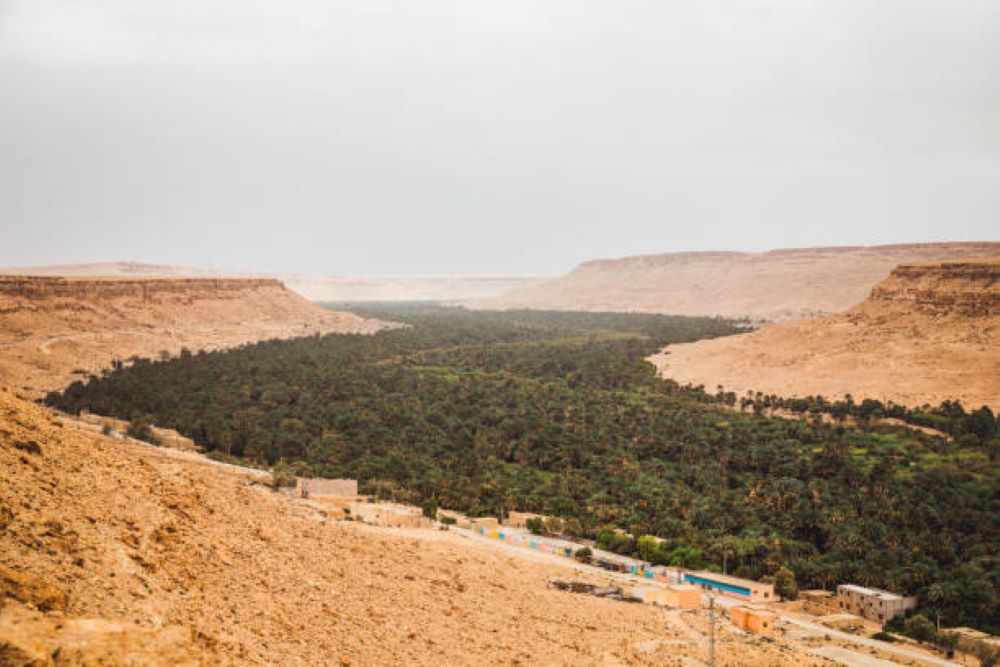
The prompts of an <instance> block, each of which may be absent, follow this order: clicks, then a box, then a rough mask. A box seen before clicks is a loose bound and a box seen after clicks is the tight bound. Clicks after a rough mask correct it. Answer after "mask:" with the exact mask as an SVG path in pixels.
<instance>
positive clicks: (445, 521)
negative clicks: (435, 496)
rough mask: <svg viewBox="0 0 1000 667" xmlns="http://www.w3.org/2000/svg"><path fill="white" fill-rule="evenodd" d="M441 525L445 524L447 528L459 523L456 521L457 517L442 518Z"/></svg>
mask: <svg viewBox="0 0 1000 667" xmlns="http://www.w3.org/2000/svg"><path fill="white" fill-rule="evenodd" d="M441 523H443V524H444V525H446V526H454V525H455V524H456V523H457V522H456V521H455V517H453V516H442V517H441Z"/></svg>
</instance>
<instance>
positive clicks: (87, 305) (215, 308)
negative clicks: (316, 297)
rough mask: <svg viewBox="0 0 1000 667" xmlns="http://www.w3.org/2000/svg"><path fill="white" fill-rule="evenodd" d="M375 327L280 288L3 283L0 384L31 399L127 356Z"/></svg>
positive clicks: (206, 283)
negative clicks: (76, 375) (74, 376)
mask: <svg viewBox="0 0 1000 667" xmlns="http://www.w3.org/2000/svg"><path fill="white" fill-rule="evenodd" d="M382 326H384V325H383V324H382V323H379V322H374V321H371V320H365V319H363V318H360V317H358V316H356V315H352V314H349V313H339V312H333V311H329V310H325V309H323V308H320V307H318V306H316V305H314V304H312V303H310V302H308V301H306V300H305V299H303V298H302V297H301V296H299V295H297V294H295V293H294V292H292V291H290V290H288V289H286V288H285V286H284V285H283V284H282V283H280V282H279V281H277V280H267V279H219V278H183V279H182V278H161V279H150V278H61V277H37V276H33V277H28V276H0V383H2V384H6V385H14V386H18V387H20V388H22V389H24V390H27V391H30V392H32V393H33V394H36V395H37V394H38V393H41V392H44V391H45V390H49V389H54V388H58V387H62V386H65V385H66V384H67V383H68V382H70V381H71V380H72V377H73V374H74V371H76V372H93V371H97V370H98V369H100V368H104V367H107V366H108V365H110V364H111V362H112V361H113V360H115V359H127V358H129V357H131V356H133V355H138V356H155V355H158V354H160V353H161V351H166V352H168V353H171V354H176V353H178V352H179V351H180V350H181V349H182V348H184V347H187V348H189V349H191V350H199V349H215V348H220V347H227V346H232V345H239V344H243V343H247V342H252V341H257V340H262V339H267V338H288V337H294V336H304V335H312V334H317V333H332V332H344V333H346V332H359V333H364V332H372V331H376V330H378V329H379V328H381V327H382Z"/></svg>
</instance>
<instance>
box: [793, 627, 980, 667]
mask: <svg viewBox="0 0 1000 667" xmlns="http://www.w3.org/2000/svg"><path fill="white" fill-rule="evenodd" d="M781 620H782V621H784V622H785V623H790V624H791V625H797V626H799V627H801V628H805V629H807V630H812V631H814V632H818V633H820V634H824V635H830V636H831V637H833V638H835V639H840V640H843V641H846V642H852V643H854V644H857V645H859V646H866V647H868V648H874V649H878V650H880V651H887V652H890V653H895V654H896V655H899V656H903V657H905V658H910V659H912V660H919V661H921V662H922V663H924V664H927V665H934V666H935V667H961V665H959V664H958V663H957V662H952V661H951V660H945V659H943V658H936V657H934V656H932V655H930V654H928V653H921V652H920V651H914V650H911V649H908V648H905V647H903V646H897V645H895V644H890V643H888V642H880V641H878V640H877V639H868V638H867V637H859V636H858V635H852V634H850V633H848V632H841V631H840V630H833V629H831V628H828V627H826V626H825V625H820V624H819V623H810V622H809V621H803V620H801V619H798V618H792V617H791V616H782V617H781Z"/></svg>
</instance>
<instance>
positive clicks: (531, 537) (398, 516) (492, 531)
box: [289, 478, 974, 635]
mask: <svg viewBox="0 0 1000 667" xmlns="http://www.w3.org/2000/svg"><path fill="white" fill-rule="evenodd" d="M289 492H290V495H293V496H294V497H297V498H305V499H309V500H310V501H312V502H316V503H319V504H320V505H322V506H323V507H324V508H325V509H328V510H335V511H340V512H341V514H342V516H344V517H350V518H354V519H357V520H361V521H364V522H366V523H371V524H375V525H381V526H389V527H398V528H431V527H432V526H433V522H432V521H431V520H430V519H428V518H427V517H425V516H423V514H422V512H421V511H420V509H418V508H416V507H412V506H409V505H399V504H395V503H372V502H368V501H367V499H365V498H364V497H361V496H359V495H358V483H357V480H350V479H303V478H300V479H298V480H296V485H295V488H294V490H289ZM439 518H444V519H446V520H447V521H448V522H449V523H454V524H455V525H457V527H459V528H464V529H468V530H470V531H472V532H473V533H475V534H478V535H481V536H483V537H488V538H492V539H496V540H502V541H504V542H507V543H509V544H512V545H517V546H521V547H525V548H528V549H536V550H538V551H541V552H545V553H551V554H554V555H558V556H564V557H568V558H572V557H575V556H576V555H577V552H578V551H579V549H580V548H581V547H583V546H587V547H588V548H590V553H589V556H588V562H589V564H590V565H593V566H596V567H600V568H602V569H605V570H608V571H612V572H619V573H624V574H631V575H635V576H637V577H641V578H643V579H648V580H650V582H651V583H652V582H655V583H656V584H657V585H644V586H638V587H636V588H633V589H632V591H631V596H632V597H634V598H637V599H640V600H642V601H643V602H648V603H651V604H661V605H666V606H670V607H676V608H681V609H696V608H698V607H700V606H701V604H702V593H710V594H714V595H722V596H726V597H729V598H735V599H738V600H740V601H741V602H743V603H744V604H742V605H739V606H735V607H732V608H731V614H732V622H733V624H734V625H736V626H737V627H739V628H742V629H744V630H746V631H748V632H753V633H757V634H763V635H771V634H774V633H775V632H776V621H777V618H778V616H777V614H776V613H775V612H774V611H772V610H770V609H768V608H767V607H765V606H764V605H767V604H769V603H772V602H778V601H780V600H779V597H778V596H777V595H776V594H775V592H774V585H773V584H769V583H762V582H758V581H752V580H749V579H741V578H739V577H732V576H728V575H724V574H719V573H717V572H708V571H688V570H684V569H682V568H677V567H665V566H653V565H651V564H650V563H647V562H645V561H641V560H638V559H635V558H630V557H628V556H621V555H619V554H615V553H611V552H607V551H602V550H599V549H593V548H591V544H590V543H582V542H574V541H570V540H566V539H559V538H556V537H550V536H543V535H535V534H532V533H530V532H526V530H525V528H526V527H527V525H528V522H529V521H530V520H532V519H541V520H544V519H546V517H543V516H541V515H537V514H531V513H527V512H511V513H510V514H509V515H508V517H507V521H506V522H505V523H504V524H503V525H501V524H500V522H499V521H498V520H497V519H496V518H495V517H479V518H470V517H467V516H465V515H464V514H461V513H459V512H453V511H449V510H440V511H439ZM800 597H801V599H802V600H803V609H804V610H805V611H808V612H810V613H814V614H818V615H822V616H823V619H826V620H828V621H829V623H827V624H828V625H830V626H831V627H837V628H840V629H854V628H856V627H860V626H861V625H862V621H861V619H866V620H868V621H871V622H874V623H878V624H880V625H881V624H884V623H886V622H888V621H889V620H891V619H892V618H895V617H896V616H899V615H901V614H905V613H906V612H908V611H910V610H912V609H914V608H915V607H916V605H917V600H916V598H914V597H904V596H902V595H898V594H896V593H892V592H889V591H884V590H881V589H877V588H869V587H865V586H857V585H855V584H842V585H840V586H838V587H837V591H836V592H833V591H825V590H807V591H803V592H802V593H801V594H800ZM962 630H967V629H966V628H962ZM972 632H974V631H972Z"/></svg>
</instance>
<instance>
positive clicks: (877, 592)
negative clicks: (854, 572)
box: [837, 584, 903, 600]
mask: <svg viewBox="0 0 1000 667" xmlns="http://www.w3.org/2000/svg"><path fill="white" fill-rule="evenodd" d="M837 589H838V591H839V590H845V591H849V592H851V593H858V594H859V595H867V596H874V597H877V598H879V599H880V600H902V599H903V596H902V595H899V594H898V593H891V592H889V591H883V590H882V589H881V588H868V587H867V586H858V585H857V584H841V585H840V586H837Z"/></svg>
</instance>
